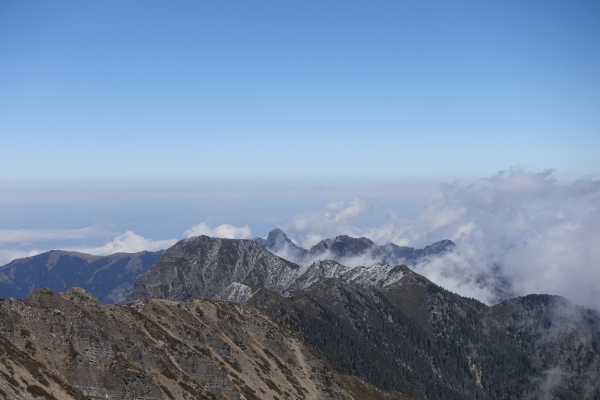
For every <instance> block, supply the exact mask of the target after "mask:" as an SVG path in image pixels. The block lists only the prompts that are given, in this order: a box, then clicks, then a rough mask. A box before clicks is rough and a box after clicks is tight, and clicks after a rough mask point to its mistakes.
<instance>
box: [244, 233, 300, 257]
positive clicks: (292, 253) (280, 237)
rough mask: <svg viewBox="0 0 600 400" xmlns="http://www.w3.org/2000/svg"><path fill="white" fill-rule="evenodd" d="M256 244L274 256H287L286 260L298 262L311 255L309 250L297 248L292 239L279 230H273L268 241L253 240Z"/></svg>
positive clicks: (261, 239)
mask: <svg viewBox="0 0 600 400" xmlns="http://www.w3.org/2000/svg"><path fill="white" fill-rule="evenodd" d="M252 240H254V241H255V242H256V243H258V244H260V245H261V246H262V247H264V248H265V249H267V250H269V251H270V252H271V253H274V254H285V256H286V257H284V258H286V259H288V260H290V261H293V262H297V261H298V260H302V259H304V258H306V257H307V256H308V254H309V252H308V250H306V249H303V248H302V247H300V246H297V245H296V244H295V243H294V242H292V241H291V240H290V238H289V237H288V236H287V235H286V234H285V232H283V231H282V230H281V229H279V228H275V229H273V230H272V231H271V232H269V235H268V236H267V238H266V239H263V238H254V239H252Z"/></svg>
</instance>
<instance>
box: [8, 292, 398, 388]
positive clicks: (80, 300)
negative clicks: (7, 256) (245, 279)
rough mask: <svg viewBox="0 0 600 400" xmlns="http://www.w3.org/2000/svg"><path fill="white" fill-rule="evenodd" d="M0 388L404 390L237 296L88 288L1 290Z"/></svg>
mask: <svg viewBox="0 0 600 400" xmlns="http://www.w3.org/2000/svg"><path fill="white" fill-rule="evenodd" d="M0 332H1V335H0V354H2V362H1V363H0V395H2V396H3V397H8V398H17V396H18V397H19V398H29V399H33V398H46V399H58V398H65V399H66V398H68V399H87V398H89V399H92V398H102V399H104V398H118V399H126V398H143V399H184V398H195V399H248V400H255V399H264V398H272V399H284V398H300V399H357V400H358V399H363V398H364V399H373V400H375V399H398V400H400V399H405V400H408V399H410V397H408V396H404V395H401V394H399V393H385V392H382V391H380V390H377V389H375V388H374V387H372V386H371V385H369V384H366V383H364V382H362V381H361V380H359V379H357V378H352V377H345V376H342V375H339V374H337V373H335V372H334V371H333V370H332V369H331V368H330V367H329V366H328V364H327V363H326V362H324V361H323V360H322V359H321V358H320V357H319V356H318V355H317V354H316V353H315V352H314V351H312V350H311V349H310V348H308V347H307V346H306V345H305V344H304V343H303V342H302V341H301V340H299V339H298V338H297V337H296V335H295V334H294V333H293V332H291V331H290V330H288V329H286V328H283V327H282V326H280V325H279V324H277V323H275V322H273V321H272V320H271V319H270V318H269V317H267V316H265V315H264V314H263V313H261V312H260V311H258V310H256V309H254V308H252V307H248V306H244V305H240V304H234V303H228V302H222V301H212V300H205V299H191V300H188V301H185V302H173V301H169V300H158V299H148V300H141V301H138V302H136V303H133V304H131V305H129V306H125V305H113V306H102V305H101V304H100V303H99V302H98V301H97V300H96V299H95V298H93V297H92V296H91V295H89V294H88V293H87V292H85V291H84V290H83V289H79V288H74V289H71V290H69V291H67V292H64V293H60V294H56V293H54V292H52V291H50V290H47V289H38V290H36V291H34V293H33V294H32V295H31V296H30V297H28V298H27V299H26V300H24V301H21V300H0Z"/></svg>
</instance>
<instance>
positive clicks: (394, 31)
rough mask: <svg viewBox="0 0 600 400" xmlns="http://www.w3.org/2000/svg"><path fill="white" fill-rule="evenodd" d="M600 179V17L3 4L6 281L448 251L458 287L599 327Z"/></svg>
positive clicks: (586, 12)
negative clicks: (106, 261)
mask: <svg viewBox="0 0 600 400" xmlns="http://www.w3.org/2000/svg"><path fill="white" fill-rule="evenodd" d="M599 173H600V2H599V1H597V0H594V1H553V0H547V1H495V2H493V1H360V2H359V1H348V0H344V1H243V2H242V1H239V2H234V1H177V2H166V1H148V0H143V1H137V0H128V1H111V0H105V1H59V0H56V1H30V0H19V1H16V0H2V1H0V265H3V264H4V263H7V262H9V261H10V260H12V259H14V258H17V257H24V256H27V255H32V254H36V253H39V252H41V251H45V250H49V249H54V248H64V249H71V250H78V251H83V252H88V253H93V254H110V253H112V252H116V251H129V252H133V251H140V250H144V249H148V250H157V249H160V248H166V247H168V246H170V245H171V244H172V243H174V242H175V241H176V240H179V239H181V238H183V237H186V236H189V235H195V234H209V235H213V236H221V237H235V238H248V237H253V236H263V237H264V236H266V235H267V233H268V232H269V231H270V230H271V229H273V228H275V227H280V228H282V229H284V231H286V232H287V233H288V234H289V235H290V237H292V239H293V240H295V241H296V242H297V243H299V244H301V245H303V246H310V245H312V244H314V243H316V241H318V240H320V239H322V238H325V237H332V236H335V235H338V234H348V235H352V236H366V237H369V238H371V239H372V240H374V241H376V242H377V243H379V244H383V243H386V242H388V241H392V242H394V243H397V244H400V245H410V246H416V247H422V246H425V245H428V244H431V243H433V242H434V241H437V240H442V239H451V240H453V241H455V242H456V243H457V248H458V249H459V250H458V251H457V252H454V253H452V254H451V256H449V257H447V258H444V259H441V261H440V260H438V262H437V263H436V262H432V263H431V264H428V265H424V266H421V267H420V269H418V271H419V272H420V273H423V274H425V275H426V276H427V277H429V278H430V279H432V280H433V281H434V282H438V283H442V284H443V285H444V286H445V287H447V288H449V289H451V290H454V291H457V292H459V293H461V294H465V295H468V296H473V297H477V298H479V299H482V300H486V299H488V298H489V297H488V296H487V295H486V293H483V292H482V291H481V288H478V287H477V286H476V285H475V283H474V282H477V278H476V277H477V276H479V275H477V274H480V273H484V275H485V274H487V273H489V272H490V269H489V268H491V266H497V265H500V266H501V268H502V271H503V273H505V274H506V275H507V276H509V277H510V278H511V279H513V280H514V282H518V284H519V285H520V286H519V287H518V288H517V287H516V286H515V293H516V294H526V293H532V292H538V293H539V292H543V293H553V294H562V295H567V296H569V297H570V298H572V299H574V300H576V301H578V302H579V303H580V304H584V305H587V306H593V307H596V308H600V231H599V230H598V226H600V180H598V174H599ZM494 263H495V264H494ZM494 268H495V267H494ZM494 271H497V270H494ZM453 274H454V275H453ZM474 285H475V286H474Z"/></svg>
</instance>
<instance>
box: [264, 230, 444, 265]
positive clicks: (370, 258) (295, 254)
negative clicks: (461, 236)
mask: <svg viewBox="0 0 600 400" xmlns="http://www.w3.org/2000/svg"><path fill="white" fill-rule="evenodd" d="M253 240H254V241H255V242H256V243H258V244H260V245H261V246H263V247H264V248H265V249H267V250H269V251H270V252H272V253H274V254H277V255H278V256H280V257H282V258H285V259H286V260H289V261H292V262H294V263H296V264H300V265H305V264H309V263H310V262H312V261H315V260H326V259H331V260H335V261H338V262H340V263H342V264H344V265H347V266H356V265H364V264H365V263H368V265H367V266H370V265H375V264H390V265H397V264H407V265H414V264H416V263H417V262H419V261H420V260H421V259H423V258H425V257H429V256H435V255H441V254H444V253H445V252H447V251H451V250H452V249H453V248H454V247H455V246H456V245H455V244H454V243H453V242H452V241H451V240H442V241H439V242H436V243H433V244H431V245H429V246H425V248H423V249H415V248H414V247H407V246H398V245H396V244H394V243H391V242H390V243H387V244H384V245H383V246H378V245H377V244H375V243H374V242H373V241H372V240H370V239H368V238H366V237H360V238H353V237H351V236H348V235H338V236H335V237H333V238H329V239H323V240H321V241H320V242H319V243H317V244H315V245H314V246H312V247H311V248H310V250H307V249H304V248H302V247H299V246H297V245H296V244H294V242H292V241H291V240H290V239H289V238H288V236H287V235H286V234H285V233H284V232H283V231H282V230H281V229H279V228H277V229H274V230H272V231H271V232H269V235H268V236H267V238H266V239H263V238H255V239H253Z"/></svg>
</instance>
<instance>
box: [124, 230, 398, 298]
mask: <svg viewBox="0 0 600 400" xmlns="http://www.w3.org/2000/svg"><path fill="white" fill-rule="evenodd" d="M403 273H404V272H403V271H402V270H401V269H399V267H394V266H390V265H376V266H373V267H368V268H366V267H354V268H347V267H345V266H343V265H341V264H339V263H337V262H336V261H332V260H325V261H315V262H312V263H310V264H308V265H305V266H300V265H297V264H294V263H292V262H289V261H287V260H285V259H283V258H280V257H278V256H276V255H274V254H272V253H271V252H269V251H267V250H265V249H264V248H263V247H261V246H260V245H258V244H257V243H255V242H254V241H251V240H239V239H218V238H211V237H208V236H198V237H193V238H189V239H184V240H181V241H179V242H177V243H176V244H175V245H174V246H173V247H171V248H169V249H167V250H166V251H165V253H164V255H163V257H162V258H161V260H160V261H159V262H158V263H156V265H154V266H153V267H152V269H151V270H150V271H148V272H147V273H145V274H143V275H141V276H140V277H139V278H138V279H137V280H136V281H135V283H134V286H133V290H132V292H131V293H130V294H129V295H128V296H127V300H128V301H135V300H138V299H142V298H161V299H170V300H185V299H189V298H192V297H204V298H215V299H227V300H239V301H245V300H247V299H248V298H249V296H250V295H251V292H252V291H251V290H250V289H247V286H244V285H250V286H252V285H254V286H257V287H263V288H266V289H269V290H273V291H275V292H277V293H286V292H289V291H291V290H296V289H301V288H305V287H308V286H310V285H311V284H313V283H314V282H316V281H318V280H319V279H323V278H338V279H342V280H344V281H345V282H351V283H360V284H365V285H379V286H385V285H388V284H391V283H393V282H395V281H397V280H399V279H400V278H401V277H402V275H403ZM240 284H243V285H240ZM239 296H241V297H239Z"/></svg>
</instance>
